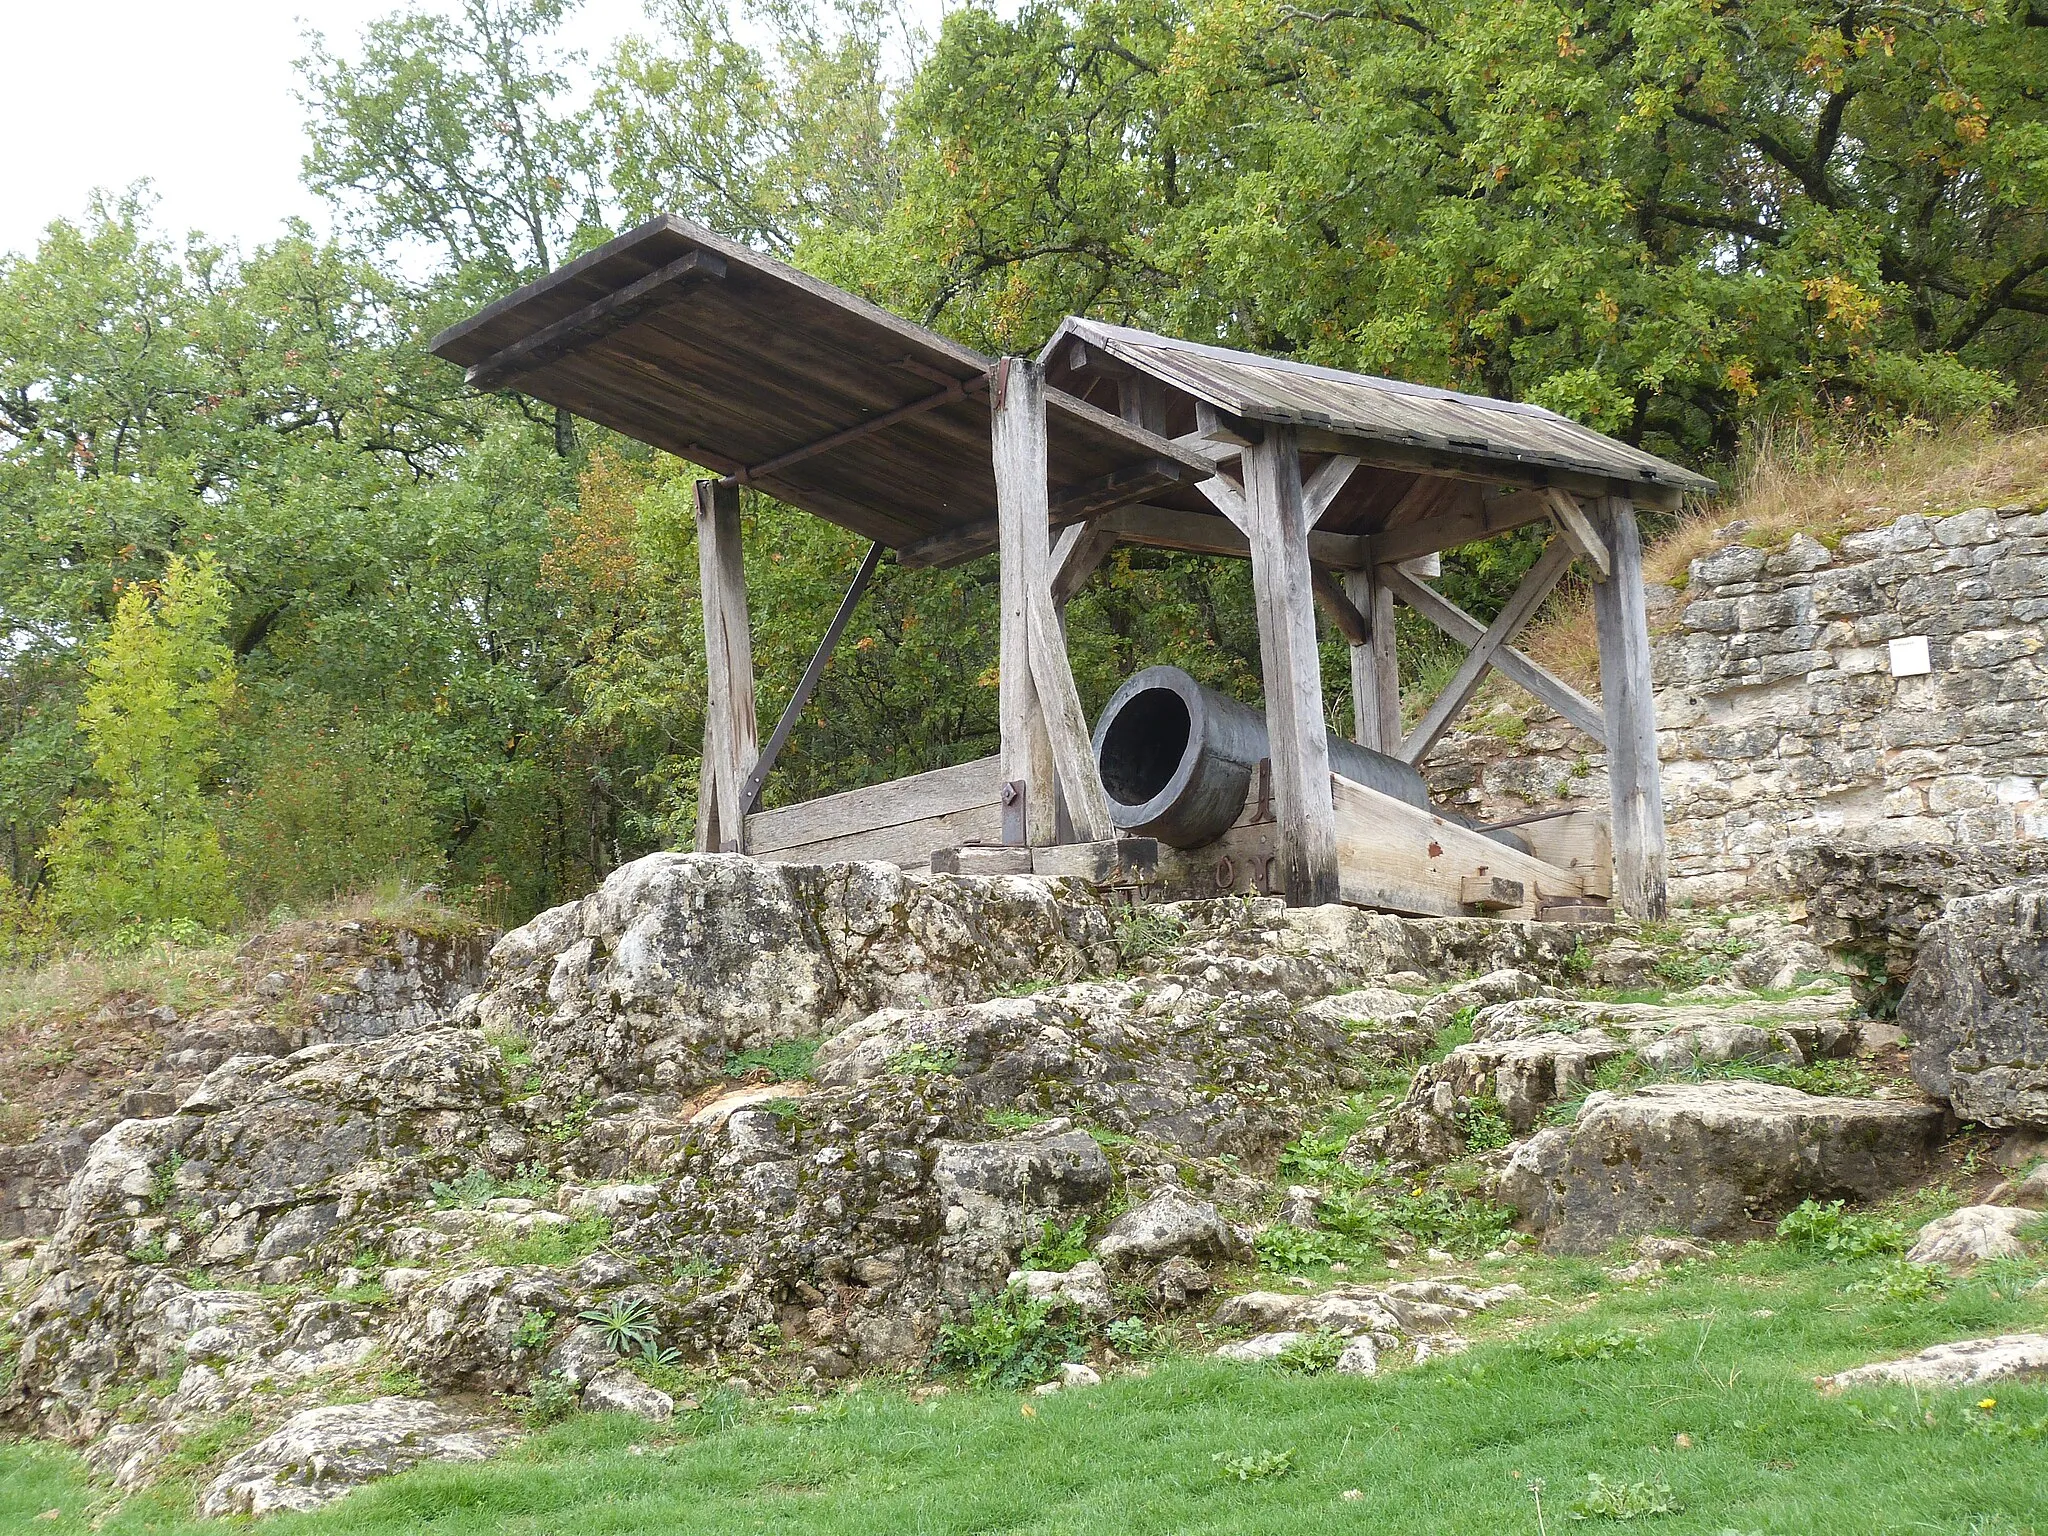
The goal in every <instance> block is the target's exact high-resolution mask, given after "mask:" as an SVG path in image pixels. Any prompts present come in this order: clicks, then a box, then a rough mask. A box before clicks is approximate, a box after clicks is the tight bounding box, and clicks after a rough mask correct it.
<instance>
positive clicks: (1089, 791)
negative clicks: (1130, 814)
mask: <svg viewBox="0 0 2048 1536" xmlns="http://www.w3.org/2000/svg"><path fill="white" fill-rule="evenodd" d="M1030 604H1031V680H1032V682H1033V683H1034V684H1035V685H1036V687H1037V690H1038V707H1039V710H1040V713H1041V714H1042V716H1043V718H1044V722H1045V732H1046V737H1047V740H1048V743H1049V745H1050V746H1051V748H1052V758H1053V763H1054V765H1055V767H1056V769H1057V772H1058V775H1059V786H1060V793H1061V795H1062V797H1063V799H1064V802H1065V805H1066V811H1067V816H1068V819H1069V821H1070V822H1071V824H1072V831H1073V835H1074V836H1075V837H1076V838H1077V839H1079V840H1080V841H1081V842H1084V843H1093V842H1100V841H1102V840H1104V839H1106V838H1111V837H1114V836H1116V824H1115V823H1114V822H1112V821H1111V820H1110V819H1109V794H1108V792H1107V791H1106V790H1104V789H1103V787H1102V775H1101V773H1100V772H1099V771H1098V770H1097V768H1096V766H1095V751H1094V748H1093V747H1092V745H1091V744H1090V742H1089V739H1088V717H1087V716H1086V715H1085V714H1083V713H1082V711H1081V693H1080V690H1079V689H1078V688H1076V687H1075V686H1074V672H1073V667H1072V665H1071V664H1070V663H1069V662H1068V660H1067V639H1066V635H1065V634H1064V633H1063V632H1062V631H1061V629H1060V620H1059V615H1058V614H1057V613H1055V612H1054V611H1053V606H1052V590H1051V588H1050V587H1049V586H1047V585H1045V584H1044V583H1040V584H1039V585H1038V586H1037V587H1035V588H1034V589H1033V590H1032V592H1031V594H1030Z"/></svg>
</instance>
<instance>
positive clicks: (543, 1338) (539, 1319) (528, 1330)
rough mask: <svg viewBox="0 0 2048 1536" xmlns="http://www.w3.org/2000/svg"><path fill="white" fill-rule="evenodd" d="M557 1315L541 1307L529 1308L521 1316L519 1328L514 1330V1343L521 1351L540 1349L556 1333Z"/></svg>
mask: <svg viewBox="0 0 2048 1536" xmlns="http://www.w3.org/2000/svg"><path fill="white" fill-rule="evenodd" d="M554 1326H555V1314H554V1313H552V1312H549V1311H547V1310H546V1309H544V1308H541V1307H528V1308H527V1309H526V1310H525V1311H524V1312H522V1313H520V1314H519V1326H518V1327H517V1328H515V1329H513V1330H512V1343H513V1345H514V1347H516V1348H519V1349H540V1348H542V1347H543V1346H545V1345H546V1343H547V1341H548V1335H549V1334H550V1333H551V1332H553V1331H554Z"/></svg>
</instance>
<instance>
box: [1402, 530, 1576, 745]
mask: <svg viewBox="0 0 2048 1536" xmlns="http://www.w3.org/2000/svg"><path fill="white" fill-rule="evenodd" d="M1573 558H1574V554H1573V550H1572V547H1571V545H1569V544H1567V543H1566V542H1565V541H1564V540H1563V539H1553V540H1551V541H1550V543H1549V544H1547V545H1545V546H1544V550H1543V553H1542V554H1540V555H1538V556H1537V557H1536V563H1535V564H1534V565H1533V566H1531V567H1530V568H1529V573H1528V574H1527V575H1526V576H1524V577H1523V578H1522V584H1521V585H1520V586H1519V587H1517V588H1515V592H1514V596H1512V597H1510V598H1509V599H1508V601H1507V606H1506V607H1504V608H1502V609H1501V611H1500V617H1499V618H1497V619H1495V620H1494V621H1493V622H1492V623H1491V624H1489V625H1488V626H1487V627H1486V632H1485V633H1484V634H1482V635H1481V636H1480V637H1479V638H1478V639H1477V640H1475V641H1473V642H1472V649H1471V650H1470V651H1468V652H1466V654H1465V659H1464V661H1463V662H1461V663H1460V664H1459V666H1458V670H1457V671H1456V672H1455V673H1453V674H1452V676H1451V680H1450V682H1448V683H1447V684H1445V685H1444V689H1443V691H1442V692H1441V693H1439V694H1438V695H1437V696H1436V698H1435V699H1434V700H1433V701H1432V702H1431V704H1430V706H1429V709H1428V710H1427V711H1426V712H1425V713H1424V715H1423V717H1422V718H1421V719H1420V720H1418V721H1417V722H1416V723H1415V729H1414V730H1412V731H1410V732H1409V733H1408V734H1407V736H1406V737H1405V738H1403V740H1402V742H1401V751H1400V753H1399V754H1398V755H1399V756H1400V758H1401V761H1403V762H1404V763H1419V762H1421V761H1422V760H1423V758H1425V757H1427V756H1428V755H1429V749H1430V748H1431V747H1433V746H1435V745H1436V744H1437V742H1438V741H1440V740H1442V739H1443V735H1444V732H1446V731H1448V730H1449V729H1450V728H1451V726H1452V724H1453V723H1454V722H1455V721H1456V720H1457V718H1458V716H1459V714H1460V713H1462V712H1463V710H1464V708H1465V706H1466V705H1467V704H1469V703H1471V701H1472V695H1473V694H1474V693H1476V692H1477V691H1478V689H1479V683H1480V680H1481V679H1482V678H1484V677H1485V676H1486V669H1487V668H1488V667H1490V666H1492V665H1493V663H1494V660H1495V658H1496V657H1497V656H1498V655H1499V653H1500V648H1501V647H1502V646H1504V645H1506V644H1507V643H1508V641H1510V640H1512V639H1513V638H1514V637H1515V636H1516V635H1517V634H1519V633H1521V629H1522V626H1523V625H1524V624H1527V623H1528V622H1529V620H1531V619H1532V618H1534V617H1535V616H1536V610H1537V609H1538V608H1540V607H1542V606H1543V600H1544V599H1545V598H1547V597H1549V596H1550V594H1551V593H1552V592H1553V591H1555V590H1556V588H1557V584H1558V583H1559V582H1560V581H1562V580H1563V579H1564V573H1565V572H1566V571H1568V570H1570V569H1571V564H1572V560H1573Z"/></svg>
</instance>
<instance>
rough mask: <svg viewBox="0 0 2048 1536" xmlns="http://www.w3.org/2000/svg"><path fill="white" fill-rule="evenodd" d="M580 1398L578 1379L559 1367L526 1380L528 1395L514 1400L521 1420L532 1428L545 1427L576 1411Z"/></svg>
mask: <svg viewBox="0 0 2048 1536" xmlns="http://www.w3.org/2000/svg"><path fill="white" fill-rule="evenodd" d="M580 1398H581V1392H580V1390H579V1389H578V1387H577V1385H576V1383H575V1382H573V1381H571V1380H570V1379H569V1378H568V1377H566V1376H564V1375H562V1374H561V1373H560V1372H559V1371H557V1372H551V1373H549V1374H548V1375H545V1376H536V1377H534V1378H533V1380H531V1381H529V1382H528V1383H527V1384H526V1395H525V1397H523V1398H514V1399H513V1401H514V1403H516V1404H517V1406H518V1411H519V1419H520V1422H521V1423H523V1424H524V1425H525V1426H526V1427H527V1428H528V1429H545V1428H546V1427H547V1426H548V1425H550V1424H559V1423H561V1422H562V1420H564V1419H566V1418H568V1417H569V1416H570V1415H571V1414H572V1413H575V1412H576V1411H577V1405H578V1402H579V1400H580Z"/></svg>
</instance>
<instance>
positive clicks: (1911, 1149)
mask: <svg viewBox="0 0 2048 1536" xmlns="http://www.w3.org/2000/svg"><path fill="white" fill-rule="evenodd" d="M1943 1129H1944V1117H1943V1114H1942V1112H1941V1110H1940V1109H1939V1108H1937V1107H1935V1106H1933V1105H1926V1104H1914V1103H1908V1102H1902V1101H1898V1100H1887V1099H1847V1098H1821V1097H1817V1096H1815V1095H1812V1094H1806V1093H1801V1092H1799V1091H1798V1090H1797V1089H1793V1088H1781V1087H1779V1086H1777V1085H1775V1084H1772V1083H1760V1082H1706V1083H1672V1084H1660V1085H1653V1086H1651V1087H1647V1088H1644V1089H1642V1090H1640V1091H1639V1092H1636V1093H1633V1094H1628V1095H1621V1096H1618V1095H1610V1094H1594V1095H1592V1096H1591V1097H1589V1098H1588V1099H1587V1100H1586V1103H1585V1105H1584V1107H1583V1108H1581V1109H1580V1111H1579V1114H1578V1118H1577V1119H1576V1120H1574V1121H1573V1122H1572V1123H1571V1124H1570V1125H1561V1126H1553V1127H1551V1128H1549V1129H1547V1130H1544V1131H1541V1132H1538V1133H1537V1134H1536V1135H1535V1136H1533V1137H1531V1138H1530V1139H1529V1140H1528V1141H1526V1142H1524V1143H1523V1144H1522V1145H1521V1146H1520V1147H1518V1148H1517V1149H1516V1150H1515V1152H1514V1155H1513V1156H1512V1158H1511V1159H1510V1160H1509V1162H1508V1164H1507V1168H1506V1171H1505V1172H1504V1174H1503V1175H1502V1178H1501V1184H1500V1190H1501V1194H1502V1197H1503V1198H1504V1199H1506V1200H1507V1201H1508V1203H1510V1204H1511V1205H1513V1206H1514V1207H1515V1208H1516V1209H1517V1210H1519V1211H1520V1212H1521V1213H1522V1215H1523V1217H1524V1218H1525V1219H1526V1221H1527V1222H1528V1224H1529V1226H1530V1227H1531V1228H1532V1229H1533V1230H1534V1231H1535V1232H1536V1233H1538V1234H1539V1235H1540V1237H1541V1239H1542V1243H1543V1247H1544V1248H1545V1249H1546V1250H1547V1251H1550V1252H1553V1253H1598V1252H1601V1251H1603V1250H1605V1249H1606V1247H1607V1246H1608V1245H1609V1244H1610V1243H1612V1242H1613V1241H1614V1240H1615V1239H1616V1238H1621V1237H1634V1236H1636V1235H1638V1234H1642V1233H1649V1232H1657V1231H1675V1232H1687V1233H1691V1234H1692V1235H1693V1236H1695V1237H1743V1236H1750V1235H1754V1234H1755V1233H1756V1232H1757V1231H1758V1230H1759V1228H1758V1224H1759V1223H1761V1222H1767V1221H1770V1220H1772V1219H1773V1218H1775V1217H1777V1216H1779V1215H1782V1214H1783V1213H1784V1212H1785V1211H1787V1210H1789V1209H1791V1208H1792V1207H1793V1206H1795V1205H1797V1204H1799V1203H1800V1202H1801V1201H1802V1200H1808V1199H1814V1200H1833V1199H1854V1200H1870V1199H1874V1198H1876V1197H1878V1196H1880V1195H1883V1194H1886V1193H1888V1192H1890V1191H1892V1190H1894V1189H1897V1188H1898V1187H1899V1186H1900V1185H1901V1184H1902V1183H1904V1182H1906V1181H1908V1180H1910V1179H1911V1178H1913V1177H1914V1176H1915V1175H1916V1174H1918V1173H1920V1172H1923V1171H1924V1170H1925V1169H1926V1168H1927V1167H1928V1166H1929V1165H1930V1163H1931V1160H1932V1158H1933V1157H1934V1155H1935V1152H1936V1150H1937V1149H1938V1147H1939V1145H1940V1143H1941V1139H1942V1134H1943Z"/></svg>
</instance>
